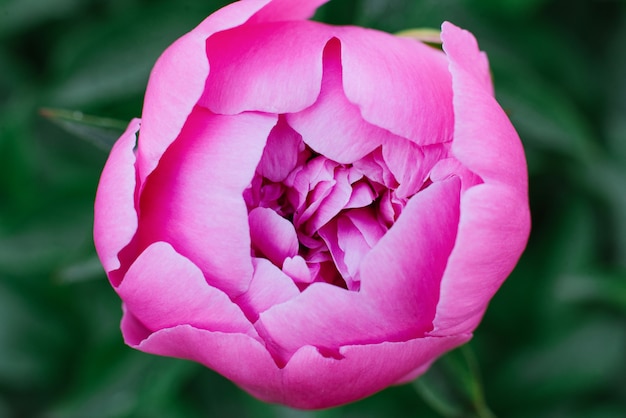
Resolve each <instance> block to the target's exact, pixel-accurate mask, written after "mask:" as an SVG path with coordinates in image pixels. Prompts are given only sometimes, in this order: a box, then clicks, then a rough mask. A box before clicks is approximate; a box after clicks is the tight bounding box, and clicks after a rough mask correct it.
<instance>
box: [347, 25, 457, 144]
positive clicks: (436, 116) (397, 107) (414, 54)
mask: <svg viewBox="0 0 626 418" xmlns="http://www.w3.org/2000/svg"><path fill="white" fill-rule="evenodd" d="M339 39H340V40H341V46H342V48H341V61H342V65H343V85H344V89H345V93H346V96H347V98H348V100H350V101H351V102H352V103H354V104H356V105H357V106H359V108H360V109H361V114H362V115H363V118H364V119H365V120H367V121H368V122H370V123H372V124H374V125H376V126H379V127H381V128H383V129H386V130H388V131H390V132H392V133H394V134H396V135H398V136H401V137H404V138H408V139H409V140H411V141H413V142H415V143H417V144H420V145H429V144H436V143H441V142H446V141H449V140H450V139H451V138H452V125H453V114H452V106H451V104H452V90H451V88H450V74H449V73H448V71H447V61H446V58H445V56H444V55H443V54H442V53H441V51H438V50H436V49H434V48H431V47H428V46H426V45H424V44H422V43H420V42H418V41H415V40H412V39H407V38H399V37H394V36H393V35H390V34H387V33H384V32H379V31H374V30H368V29H361V28H345V30H344V31H343V32H342V33H341V35H340V36H339Z"/></svg>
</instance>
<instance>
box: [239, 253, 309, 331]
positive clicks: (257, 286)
mask: <svg viewBox="0 0 626 418" xmlns="http://www.w3.org/2000/svg"><path fill="white" fill-rule="evenodd" d="M253 264H254V276H253V277H252V282H251V283H250V288H249V289H248V291H247V292H246V293H244V294H243V295H241V296H240V297H239V298H237V299H235V302H236V303H237V305H239V306H240V307H241V309H242V310H243V311H244V312H245V313H246V316H247V317H248V319H249V320H250V322H252V323H254V322H256V320H257V319H258V317H259V314H260V313H261V312H264V311H266V310H267V309H269V308H271V307H272V306H274V305H279V304H281V303H283V302H286V301H288V300H289V299H292V298H294V297H296V296H297V295H299V294H300V290H299V289H298V288H297V287H296V285H295V284H294V282H293V281H292V280H291V278H290V277H289V276H287V275H286V274H285V273H283V272H282V271H281V270H280V269H279V268H278V267H276V266H275V265H274V264H272V263H271V262H269V261H268V260H265V259H263V258H254V259H253Z"/></svg>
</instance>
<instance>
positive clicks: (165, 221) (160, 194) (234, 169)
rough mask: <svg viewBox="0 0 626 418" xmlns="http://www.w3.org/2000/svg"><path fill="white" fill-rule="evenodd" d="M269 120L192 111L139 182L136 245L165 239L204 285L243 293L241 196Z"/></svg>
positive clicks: (246, 236) (245, 247)
mask: <svg viewBox="0 0 626 418" xmlns="http://www.w3.org/2000/svg"><path fill="white" fill-rule="evenodd" d="M276 121H277V117H276V116H275V115H268V114H256V113H246V114H241V115H236V116H223V115H214V114H212V113H210V112H209V111H207V110H206V109H203V108H199V107H196V108H195V109H194V111H193V112H192V113H191V115H190V116H189V119H188V121H187V123H186V124H185V127H184V128H183V130H182V132H181V134H180V136H179V137H178V139H177V140H176V141H175V142H174V143H173V144H172V146H171V147H170V148H168V150H167V151H166V152H165V154H164V155H163V157H162V158H161V161H160V162H159V166H158V167H157V168H156V169H155V170H154V172H153V173H152V174H151V175H150V177H149V178H148V179H147V180H146V184H145V188H144V190H143V193H142V195H141V203H140V215H139V216H140V221H139V232H138V237H139V239H138V241H139V245H140V248H145V247H147V246H148V245H150V244H151V243H153V242H156V241H165V242H168V243H170V244H172V246H173V247H174V248H175V249H176V251H177V252H179V253H180V254H182V255H183V256H185V257H187V258H188V259H190V260H191V261H192V262H193V263H194V264H196V265H197V266H198V267H200V269H201V270H202V272H203V273H204V274H205V276H206V279H207V281H208V282H209V284H211V285H213V286H215V287H217V288H219V289H222V290H223V291H225V292H226V293H228V295H229V296H231V297H236V296H238V295H240V294H242V293H243V292H245V291H246V290H247V288H248V284H249V282H250V280H251V279H252V272H253V269H252V260H251V258H250V228H249V226H248V211H247V209H246V204H245V202H244V200H243V196H242V195H243V191H244V189H245V188H246V187H247V186H248V185H249V184H250V181H251V179H252V176H253V175H254V171H255V167H256V166H257V164H258V163H259V161H260V159H261V154H262V152H263V147H264V146H265V142H266V139H267V136H268V135H269V132H270V131H271V130H272V128H273V127H274V125H275V124H276Z"/></svg>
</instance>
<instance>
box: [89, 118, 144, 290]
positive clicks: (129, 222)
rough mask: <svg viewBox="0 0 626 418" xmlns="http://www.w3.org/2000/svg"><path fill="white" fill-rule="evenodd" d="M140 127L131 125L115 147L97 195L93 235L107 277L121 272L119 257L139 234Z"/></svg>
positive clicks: (134, 123)
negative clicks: (137, 165)
mask: <svg viewBox="0 0 626 418" xmlns="http://www.w3.org/2000/svg"><path fill="white" fill-rule="evenodd" d="M139 124H140V122H139V119H134V120H133V121H131V122H130V124H129V125H128V128H127V129H126V132H124V134H123V135H122V136H121V137H120V139H119V140H118V141H117V142H116V143H115V145H114V146H113V149H112V150H111V154H110V155H109V158H108V160H107V162H106V165H105V166H104V170H103V171H102V176H101V177H100V184H99V185H98V192H97V193H96V203H95V215H94V229H93V230H94V232H93V234H94V241H95V245H96V250H97V252H98V256H99V257H100V261H101V262H102V265H103V266H104V270H105V271H106V272H107V273H110V272H112V271H113V270H117V269H118V268H120V260H119V259H118V254H119V252H120V251H121V250H122V249H123V248H124V247H125V246H126V245H128V244H129V243H130V242H131V240H132V239H133V236H134V235H135V232H136V231H137V211H136V209H135V187H136V183H135V178H136V173H135V153H134V151H133V148H134V147H135V143H136V140H137V138H136V133H137V131H138V130H139ZM113 284H114V285H117V284H118V283H113Z"/></svg>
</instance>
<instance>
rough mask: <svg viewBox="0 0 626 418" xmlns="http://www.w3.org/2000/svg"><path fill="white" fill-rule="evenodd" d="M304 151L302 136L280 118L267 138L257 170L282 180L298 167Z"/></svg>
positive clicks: (264, 174) (276, 180)
mask: <svg viewBox="0 0 626 418" xmlns="http://www.w3.org/2000/svg"><path fill="white" fill-rule="evenodd" d="M303 151H304V143H303V142H302V137H301V136H300V135H299V134H298V133H297V132H296V131H294V130H293V129H292V128H291V127H290V126H289V125H287V123H286V122H285V120H284V118H280V119H279V120H278V124H277V125H276V126H275V127H274V129H272V132H271V133H270V136H269V138H268V139H267V144H266V145H265V149H264V150H263V157H262V158H261V161H260V162H259V166H258V168H257V170H258V172H259V174H260V175H261V176H263V177H266V178H268V179H269V180H271V181H274V182H281V181H283V180H285V179H286V178H287V176H288V175H289V173H290V172H291V171H292V170H293V169H294V168H296V166H297V165H298V162H299V160H300V154H301V153H302V152H303Z"/></svg>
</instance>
